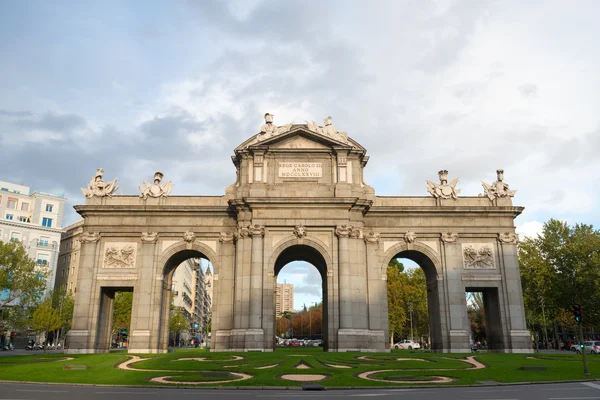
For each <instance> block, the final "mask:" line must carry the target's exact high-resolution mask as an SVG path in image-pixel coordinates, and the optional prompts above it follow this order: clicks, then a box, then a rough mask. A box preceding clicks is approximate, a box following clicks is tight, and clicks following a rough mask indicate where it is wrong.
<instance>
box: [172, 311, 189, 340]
mask: <svg viewBox="0 0 600 400" xmlns="http://www.w3.org/2000/svg"><path fill="white" fill-rule="evenodd" d="M187 328H188V320H187V318H186V317H185V315H183V311H182V310H181V308H177V309H175V313H174V314H173V315H172V316H171V319H169V332H171V333H172V334H174V335H175V337H176V339H177V340H179V334H180V333H181V332H182V331H184V330H185V329H187Z"/></svg>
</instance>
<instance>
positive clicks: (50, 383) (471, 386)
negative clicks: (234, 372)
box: [0, 378, 600, 391]
mask: <svg viewBox="0 0 600 400" xmlns="http://www.w3.org/2000/svg"><path fill="white" fill-rule="evenodd" d="M597 381H600V378H593V379H576V380H568V381H531V382H510V383H500V382H498V383H486V384H483V383H482V384H477V385H419V386H415V385H405V386H335V387H324V390H326V391H327V390H376V389H377V390H391V389H393V390H398V389H431V388H434V389H442V388H446V389H450V388H473V387H479V388H481V387H495V386H524V385H556V384H558V383H581V382H597ZM0 383H10V384H27V385H62V386H95V387H116V388H131V389H142V388H143V389H190V390H297V391H301V390H303V388H302V386H179V385H169V386H167V385H109V384H96V383H59V382H31V381H7V380H0Z"/></svg>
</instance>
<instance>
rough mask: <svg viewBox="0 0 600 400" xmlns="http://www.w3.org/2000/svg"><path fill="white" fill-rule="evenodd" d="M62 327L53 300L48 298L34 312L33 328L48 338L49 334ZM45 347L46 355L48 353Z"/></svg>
mask: <svg viewBox="0 0 600 400" xmlns="http://www.w3.org/2000/svg"><path fill="white" fill-rule="evenodd" d="M61 325H62V320H61V318H60V314H59V313H58V311H57V310H56V309H54V308H53V307H52V299H50V298H48V299H46V300H45V301H44V302H42V303H41V304H40V305H39V306H38V307H37V308H36V310H35V311H34V312H33V318H32V320H31V327H32V328H33V330H34V331H35V332H36V333H38V334H39V333H44V334H46V336H47V335H48V333H49V332H51V331H54V330H56V329H58V328H60V326H61ZM46 347H47V346H44V353H45V352H46Z"/></svg>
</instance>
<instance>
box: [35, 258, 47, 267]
mask: <svg viewBox="0 0 600 400" xmlns="http://www.w3.org/2000/svg"><path fill="white" fill-rule="evenodd" d="M36 263H37V264H38V265H43V266H46V265H48V260H45V259H43V258H38V259H37V261H36Z"/></svg>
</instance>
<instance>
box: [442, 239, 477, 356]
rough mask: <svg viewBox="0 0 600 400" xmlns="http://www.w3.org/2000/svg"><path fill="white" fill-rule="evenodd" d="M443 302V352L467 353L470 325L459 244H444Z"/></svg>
mask: <svg viewBox="0 0 600 400" xmlns="http://www.w3.org/2000/svg"><path fill="white" fill-rule="evenodd" d="M443 249H444V260H443V263H444V266H443V271H444V277H443V278H444V290H443V295H444V297H445V298H444V301H445V302H446V310H447V312H448V313H447V314H446V317H447V320H446V329H447V332H448V343H447V345H446V344H445V345H444V349H443V351H447V352H452V353H465V352H466V353H468V352H470V351H471V347H470V345H469V332H470V329H471V327H470V323H469V316H468V315H467V301H466V298H465V296H466V292H465V286H464V284H463V282H462V278H461V275H462V272H463V255H462V246H461V244H460V243H451V242H444V246H443Z"/></svg>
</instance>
